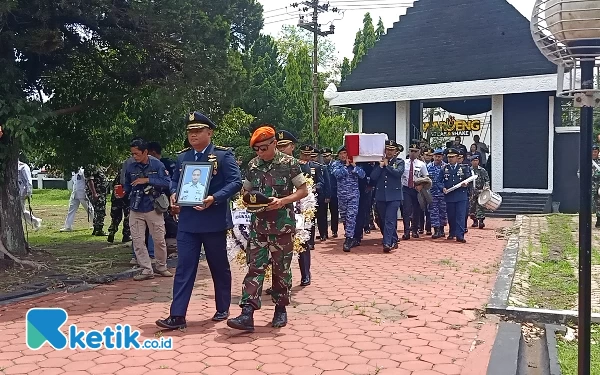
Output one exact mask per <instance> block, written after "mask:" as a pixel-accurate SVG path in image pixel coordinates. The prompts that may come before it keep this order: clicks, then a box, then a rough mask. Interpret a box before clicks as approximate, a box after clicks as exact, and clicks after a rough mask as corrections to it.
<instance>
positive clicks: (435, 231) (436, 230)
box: [431, 227, 442, 240]
mask: <svg viewBox="0 0 600 375" xmlns="http://www.w3.org/2000/svg"><path fill="white" fill-rule="evenodd" d="M441 236H442V234H441V233H440V228H439V227H434V228H433V236H431V238H432V239H434V240H435V239H438V238H440V237H441Z"/></svg>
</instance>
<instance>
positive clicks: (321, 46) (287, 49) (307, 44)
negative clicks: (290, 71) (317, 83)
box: [277, 25, 337, 71]
mask: <svg viewBox="0 0 600 375" xmlns="http://www.w3.org/2000/svg"><path fill="white" fill-rule="evenodd" d="M318 38H319V39H318V44H317V49H318V51H317V61H318V63H319V66H320V67H321V69H322V70H324V71H327V70H332V69H335V66H336V64H337V58H336V57H335V54H336V53H335V44H333V42H332V41H331V39H328V38H324V37H321V36H319V37H318ZM277 46H278V48H279V51H280V52H281V58H282V59H283V61H282V63H283V64H285V58H287V56H289V54H290V53H296V52H297V51H298V49H300V48H303V47H304V48H306V49H307V50H308V53H309V56H311V60H310V61H311V64H312V53H313V47H314V44H313V34H312V33H310V32H309V31H308V30H304V29H302V28H299V27H296V26H292V25H284V26H283V27H282V28H281V31H280V32H279V35H278V38H277Z"/></svg>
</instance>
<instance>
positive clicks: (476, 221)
mask: <svg viewBox="0 0 600 375" xmlns="http://www.w3.org/2000/svg"><path fill="white" fill-rule="evenodd" d="M479 161H480V160H479V155H473V156H471V167H472V170H473V173H475V174H476V175H477V179H476V180H475V181H474V182H473V183H474V184H475V188H474V189H472V190H471V191H472V193H471V201H470V205H469V206H470V208H469V215H470V217H471V220H473V224H472V225H471V227H472V228H477V227H478V228H479V229H483V228H484V227H485V224H484V220H485V209H484V208H483V207H482V206H481V205H480V204H479V202H478V198H479V194H480V193H481V192H482V191H483V190H484V189H489V188H490V177H489V176H488V173H487V171H486V170H485V169H483V168H482V167H480V166H479Z"/></svg>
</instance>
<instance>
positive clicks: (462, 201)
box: [437, 148, 470, 243]
mask: <svg viewBox="0 0 600 375" xmlns="http://www.w3.org/2000/svg"><path fill="white" fill-rule="evenodd" d="M447 155H448V162H449V164H448V165H446V166H445V167H444V169H443V173H441V174H440V175H439V176H438V179H437V182H441V183H443V184H444V187H443V192H444V194H445V195H446V206H447V209H448V224H449V225H450V234H449V236H448V239H449V240H453V239H456V241H458V242H461V243H465V242H467V241H465V221H466V213H467V202H468V196H467V186H468V183H467V182H464V181H465V180H466V179H467V178H469V177H470V175H469V170H468V169H467V168H465V166H464V165H460V164H458V151H457V150H456V149H454V148H451V149H448V154H447ZM455 185H459V187H458V188H457V189H456V190H454V191H449V190H448V189H450V188H452V187H453V186H455Z"/></svg>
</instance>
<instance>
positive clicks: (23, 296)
mask: <svg viewBox="0 0 600 375" xmlns="http://www.w3.org/2000/svg"><path fill="white" fill-rule="evenodd" d="M205 259H206V258H205V257H204V256H202V254H201V256H200V261H202V260H205ZM167 267H168V268H177V258H172V259H167ZM140 272H141V269H140V268H132V269H129V270H127V271H123V272H119V273H115V274H110V275H102V276H95V277H92V278H90V279H88V280H76V281H77V282H76V283H73V281H74V280H71V285H65V286H63V287H61V288H54V289H51V288H52V285H51V284H50V283H40V284H35V286H37V288H32V289H25V290H20V291H15V292H9V293H5V294H0V306H4V305H9V304H12V303H16V302H21V301H25V300H28V299H32V298H37V297H42V296H46V295H49V294H53V293H58V292H67V293H78V292H83V291H86V290H90V289H94V288H95V287H96V286H98V285H102V284H110V283H112V282H115V281H120V280H126V279H132V278H133V277H134V276H135V275H137V274H139V273H140ZM63 283H65V284H69V281H68V280H63Z"/></svg>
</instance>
